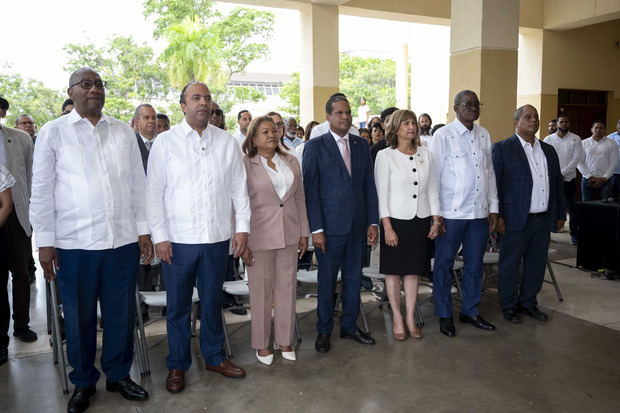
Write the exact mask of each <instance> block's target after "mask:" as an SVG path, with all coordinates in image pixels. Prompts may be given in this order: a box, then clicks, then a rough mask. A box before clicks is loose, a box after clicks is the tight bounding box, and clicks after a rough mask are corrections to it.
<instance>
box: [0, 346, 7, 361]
mask: <svg viewBox="0 0 620 413" xmlns="http://www.w3.org/2000/svg"><path fill="white" fill-rule="evenodd" d="M7 361H9V349H8V348H0V365H2V364H4V363H6V362H7Z"/></svg>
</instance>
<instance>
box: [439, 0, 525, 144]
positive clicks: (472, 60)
mask: <svg viewBox="0 0 620 413" xmlns="http://www.w3.org/2000/svg"><path fill="white" fill-rule="evenodd" d="M451 16H452V17H451V19H450V30H451V32H450V49H451V50H450V52H451V56H450V108H452V106H453V104H452V100H453V99H454V96H455V95H456V94H457V93H458V92H459V91H460V90H463V89H471V90H473V91H474V92H476V94H477V95H478V98H479V99H480V102H482V104H483V107H482V109H481V111H480V120H479V122H480V124H481V125H483V126H484V127H485V128H487V129H488V130H489V132H490V134H491V139H492V140H493V141H498V140H501V139H504V138H506V137H508V136H510V135H511V134H512V133H514V127H513V121H512V114H513V113H514V111H515V109H516V105H517V55H518V45H519V0H452V4H451ZM454 118H455V113H454V111H453V110H451V111H450V113H449V120H453V119H454Z"/></svg>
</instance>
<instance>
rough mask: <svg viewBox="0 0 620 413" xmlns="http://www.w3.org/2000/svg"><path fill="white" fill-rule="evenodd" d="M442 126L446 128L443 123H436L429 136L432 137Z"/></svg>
mask: <svg viewBox="0 0 620 413" xmlns="http://www.w3.org/2000/svg"><path fill="white" fill-rule="evenodd" d="M444 126H446V124H445V123H438V124H437V125H435V126H433V129H431V136H433V135H434V134H435V132H437V129H441V128H443V127H444Z"/></svg>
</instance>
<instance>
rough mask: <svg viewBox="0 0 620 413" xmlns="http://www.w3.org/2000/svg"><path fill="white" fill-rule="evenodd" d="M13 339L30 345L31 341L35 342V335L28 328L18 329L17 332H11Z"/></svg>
mask: <svg viewBox="0 0 620 413" xmlns="http://www.w3.org/2000/svg"><path fill="white" fill-rule="evenodd" d="M13 337H17V338H18V339H20V340H21V341H23V342H24V343H32V342H33V341H37V338H39V337H37V333H35V332H34V331H32V329H31V328H30V327H28V326H26V327H25V328H20V329H19V330H14V331H13Z"/></svg>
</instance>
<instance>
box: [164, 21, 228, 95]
mask: <svg viewBox="0 0 620 413" xmlns="http://www.w3.org/2000/svg"><path fill="white" fill-rule="evenodd" d="M165 36H166V40H168V47H167V48H166V49H165V50H164V51H163V53H162V54H161V56H160V60H161V61H162V62H163V63H164V64H165V65H166V67H167V70H168V79H169V80H170V83H171V84H172V85H173V86H175V87H177V88H182V87H183V85H185V84H186V83H187V82H193V81H202V82H206V83H207V84H208V85H209V86H210V87H211V88H213V89H219V88H222V87H223V86H224V84H225V83H226V81H227V80H228V79H227V78H226V77H225V75H224V72H223V70H222V68H221V67H220V66H221V64H220V62H221V61H222V50H221V42H220V38H219V36H218V34H217V33H216V32H215V30H213V27H208V26H205V25H202V24H200V23H198V22H197V21H191V20H189V18H186V19H185V20H184V21H183V22H182V23H179V24H175V25H174V26H170V27H168V28H167V29H166V31H165Z"/></svg>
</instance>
